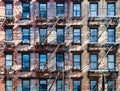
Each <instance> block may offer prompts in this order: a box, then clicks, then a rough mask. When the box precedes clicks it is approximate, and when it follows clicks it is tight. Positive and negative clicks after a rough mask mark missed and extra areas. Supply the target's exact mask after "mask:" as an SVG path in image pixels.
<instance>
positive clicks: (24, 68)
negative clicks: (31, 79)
mask: <svg viewBox="0 0 120 91" xmlns="http://www.w3.org/2000/svg"><path fill="white" fill-rule="evenodd" d="M23 55H28V56H29V60H28V62H29V67H28V68H26V67H23V66H24V63H23ZM30 64H31V63H30V53H22V69H23V70H30Z"/></svg>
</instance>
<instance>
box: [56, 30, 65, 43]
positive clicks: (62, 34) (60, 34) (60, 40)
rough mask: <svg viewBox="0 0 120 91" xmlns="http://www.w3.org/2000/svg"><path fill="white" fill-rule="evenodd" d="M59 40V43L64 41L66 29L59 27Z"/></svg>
mask: <svg viewBox="0 0 120 91" xmlns="http://www.w3.org/2000/svg"><path fill="white" fill-rule="evenodd" d="M57 42H58V43H61V42H64V30H63V29H57Z"/></svg>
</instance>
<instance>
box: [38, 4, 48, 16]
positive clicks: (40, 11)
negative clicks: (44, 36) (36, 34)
mask: <svg viewBox="0 0 120 91" xmlns="http://www.w3.org/2000/svg"><path fill="white" fill-rule="evenodd" d="M40 4H45V5H46V10H45V11H42V12H44V13H46V16H45V17H43V16H40V12H41V10H40ZM39 17H41V18H47V3H41V2H40V3H39Z"/></svg>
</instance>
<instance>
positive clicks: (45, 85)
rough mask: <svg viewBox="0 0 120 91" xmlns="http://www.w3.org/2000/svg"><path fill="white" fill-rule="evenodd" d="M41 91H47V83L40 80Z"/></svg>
mask: <svg viewBox="0 0 120 91" xmlns="http://www.w3.org/2000/svg"><path fill="white" fill-rule="evenodd" d="M40 91H47V81H46V80H40Z"/></svg>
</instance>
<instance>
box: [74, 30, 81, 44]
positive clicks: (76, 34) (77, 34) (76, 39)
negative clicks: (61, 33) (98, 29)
mask: <svg viewBox="0 0 120 91" xmlns="http://www.w3.org/2000/svg"><path fill="white" fill-rule="evenodd" d="M73 42H74V43H80V42H81V30H80V29H73Z"/></svg>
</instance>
